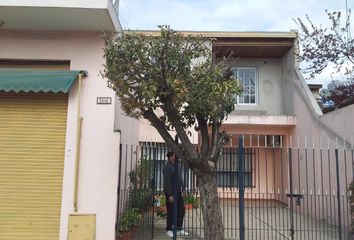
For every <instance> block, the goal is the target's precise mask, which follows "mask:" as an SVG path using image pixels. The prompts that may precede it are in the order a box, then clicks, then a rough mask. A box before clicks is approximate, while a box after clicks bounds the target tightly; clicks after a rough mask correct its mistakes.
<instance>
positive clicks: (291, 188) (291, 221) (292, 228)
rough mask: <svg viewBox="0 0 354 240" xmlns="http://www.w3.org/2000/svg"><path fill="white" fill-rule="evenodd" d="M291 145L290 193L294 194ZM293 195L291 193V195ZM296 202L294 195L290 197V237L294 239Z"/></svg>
mask: <svg viewBox="0 0 354 240" xmlns="http://www.w3.org/2000/svg"><path fill="white" fill-rule="evenodd" d="M291 150H292V149H291V147H289V193H290V194H293V178H292V172H293V166H292V151H291ZM290 196H291V195H290ZM293 211H294V203H293V199H292V197H290V239H292V240H293V239H294V233H295V231H294V212H293Z"/></svg>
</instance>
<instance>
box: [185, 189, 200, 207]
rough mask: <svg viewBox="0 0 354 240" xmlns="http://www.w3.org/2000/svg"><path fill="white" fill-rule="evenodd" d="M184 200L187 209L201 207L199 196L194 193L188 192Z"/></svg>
mask: <svg viewBox="0 0 354 240" xmlns="http://www.w3.org/2000/svg"><path fill="white" fill-rule="evenodd" d="M183 201H184V208H185V209H186V210H188V209H192V208H199V205H200V202H199V198H197V197H196V196H194V195H193V194H192V193H188V194H187V195H186V196H185V197H184V199H183Z"/></svg>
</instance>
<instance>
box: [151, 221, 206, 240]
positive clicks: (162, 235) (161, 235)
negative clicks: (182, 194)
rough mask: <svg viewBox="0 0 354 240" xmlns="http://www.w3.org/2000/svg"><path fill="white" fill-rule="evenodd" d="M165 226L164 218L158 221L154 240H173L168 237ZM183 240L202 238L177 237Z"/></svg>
mask: <svg viewBox="0 0 354 240" xmlns="http://www.w3.org/2000/svg"><path fill="white" fill-rule="evenodd" d="M165 225H166V220H165V219H162V218H160V219H156V222H155V225H154V238H153V240H171V239H172V238H170V237H168V236H167V235H166V230H165ZM182 239H201V238H196V237H188V236H177V240H182Z"/></svg>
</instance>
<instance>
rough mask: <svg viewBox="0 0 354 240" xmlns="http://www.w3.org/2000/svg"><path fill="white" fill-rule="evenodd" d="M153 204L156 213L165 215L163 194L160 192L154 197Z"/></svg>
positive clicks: (163, 216) (160, 215) (161, 215)
mask: <svg viewBox="0 0 354 240" xmlns="http://www.w3.org/2000/svg"><path fill="white" fill-rule="evenodd" d="M155 205H156V209H155V211H156V215H157V216H159V217H162V218H165V217H166V216H167V210H166V198H165V196H164V195H162V194H160V195H157V196H156V197H155Z"/></svg>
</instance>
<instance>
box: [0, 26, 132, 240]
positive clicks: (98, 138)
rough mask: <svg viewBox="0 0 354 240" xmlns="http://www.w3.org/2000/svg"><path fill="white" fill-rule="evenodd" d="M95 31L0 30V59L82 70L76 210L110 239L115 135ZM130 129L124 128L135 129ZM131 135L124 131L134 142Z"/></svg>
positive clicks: (69, 179) (68, 210) (71, 128)
mask: <svg viewBox="0 0 354 240" xmlns="http://www.w3.org/2000/svg"><path fill="white" fill-rule="evenodd" d="M100 34H101V33H98V32H97V33H74V32H31V31H2V32H1V35H0V42H1V44H0V59H30V60H36V59H38V60H70V67H71V69H73V70H81V69H83V70H87V71H88V77H87V78H85V79H84V80H83V85H82V96H81V116H82V117H83V119H84V120H83V127H82V138H81V151H80V153H81V158H80V173H79V195H78V207H79V211H78V214H81V213H82V214H85V213H92V214H96V238H97V239H107V240H108V239H111V240H113V239H114V228H115V226H114V225H115V220H116V219H115V218H116V216H115V214H116V213H115V209H116V204H117V202H116V200H117V194H116V193H117V192H116V191H117V181H118V160H119V144H120V142H121V139H120V138H121V137H120V133H118V132H114V112H115V109H114V108H115V101H114V97H115V94H114V92H113V91H111V90H110V89H108V88H107V84H106V82H105V81H104V80H103V79H102V78H101V76H100V73H99V72H100V70H101V69H102V64H103V63H104V59H103V50H102V48H103V46H104V41H103V39H102V38H101V37H100ZM77 87H78V86H77V83H76V84H75V85H74V86H73V88H72V89H71V90H70V93H69V102H68V120H67V134H66V148H65V149H66V150H65V160H64V161H65V163H64V179H63V194H62V210H61V225H60V239H61V240H65V239H67V234H68V217H69V214H72V213H74V211H73V191H74V168H75V153H76V149H75V146H76V145H75V140H76V118H77V101H78V94H77V90H78V89H77ZM96 97H111V98H112V102H113V103H112V104H111V105H97V104H96ZM135 129H136V127H135V128H133V129H130V131H135ZM130 136H132V138H134V136H137V134H132V135H128V134H127V135H125V137H126V138H127V141H130V142H134V141H136V140H137V139H136V140H134V139H128V138H129V137H130Z"/></svg>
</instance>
